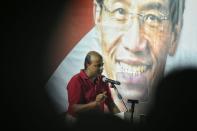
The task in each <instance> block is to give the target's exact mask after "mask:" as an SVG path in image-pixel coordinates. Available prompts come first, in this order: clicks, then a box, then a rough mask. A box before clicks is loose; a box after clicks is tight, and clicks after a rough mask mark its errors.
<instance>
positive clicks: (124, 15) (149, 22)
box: [102, 4, 169, 29]
mask: <svg viewBox="0 0 197 131" xmlns="http://www.w3.org/2000/svg"><path fill="white" fill-rule="evenodd" d="M102 6H103V8H104V10H105V11H106V12H108V13H109V16H110V19H111V20H112V22H116V23H118V24H123V25H128V23H129V19H130V18H134V17H136V16H137V17H138V19H139V20H140V23H141V24H144V25H145V26H146V27H148V28H152V29H158V28H161V27H162V26H163V25H164V22H165V21H166V20H168V19H169V15H168V14H167V13H161V12H160V11H157V12H156V13H155V12H154V13H153V12H151V11H146V12H144V13H131V12H129V11H128V10H127V9H124V8H122V7H121V8H116V9H113V10H109V9H108V8H107V7H106V6H105V5H104V4H103V5H102ZM131 24H132V20H131Z"/></svg>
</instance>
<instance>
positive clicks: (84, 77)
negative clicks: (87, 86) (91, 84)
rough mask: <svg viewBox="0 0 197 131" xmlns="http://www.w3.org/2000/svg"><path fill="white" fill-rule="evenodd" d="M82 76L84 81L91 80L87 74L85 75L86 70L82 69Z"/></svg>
mask: <svg viewBox="0 0 197 131" xmlns="http://www.w3.org/2000/svg"><path fill="white" fill-rule="evenodd" d="M80 76H81V78H83V79H89V78H88V76H87V74H86V73H85V70H84V69H81V71H80Z"/></svg>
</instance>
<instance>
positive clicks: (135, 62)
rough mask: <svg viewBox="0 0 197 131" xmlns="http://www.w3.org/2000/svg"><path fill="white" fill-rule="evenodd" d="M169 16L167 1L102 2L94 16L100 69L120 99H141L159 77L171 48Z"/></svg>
mask: <svg viewBox="0 0 197 131" xmlns="http://www.w3.org/2000/svg"><path fill="white" fill-rule="evenodd" d="M169 14H170V12H169V0H104V3H103V8H102V11H100V14H99V15H98V12H97V15H96V25H97V27H98V30H99V31H100V34H101V46H102V51H103V57H104V62H105V63H106V64H105V67H104V69H105V71H106V73H107V75H108V77H110V78H113V79H116V80H118V81H120V82H121V85H120V87H118V89H119V91H120V93H121V94H122V95H123V97H124V98H127V99H143V98H144V97H146V96H147V95H148V90H150V89H149V87H151V86H153V85H154V84H155V83H156V82H157V81H158V79H159V77H161V76H162V75H163V71H164V67H165V63H166V59H167V55H168V53H170V51H172V50H173V49H172V48H174V47H175V46H172V45H173V44H174V42H173V41H174V39H175V36H174V32H172V24H171V20H170V16H169ZM173 51H174V50H173ZM145 99H146V98H145Z"/></svg>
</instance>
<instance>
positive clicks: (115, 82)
mask: <svg viewBox="0 0 197 131" xmlns="http://www.w3.org/2000/svg"><path fill="white" fill-rule="evenodd" d="M102 80H103V82H109V83H111V84H116V85H120V82H119V81H115V80H112V79H109V78H106V77H105V76H104V77H103V78H102Z"/></svg>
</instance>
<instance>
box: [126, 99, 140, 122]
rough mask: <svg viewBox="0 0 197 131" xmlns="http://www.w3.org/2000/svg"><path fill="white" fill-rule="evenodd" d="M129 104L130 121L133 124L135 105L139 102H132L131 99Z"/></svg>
mask: <svg viewBox="0 0 197 131" xmlns="http://www.w3.org/2000/svg"><path fill="white" fill-rule="evenodd" d="M128 103H131V117H130V121H131V123H133V114H134V108H135V104H136V103H139V101H138V100H131V99H129V100H128Z"/></svg>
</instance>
